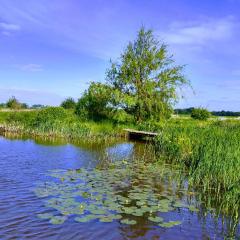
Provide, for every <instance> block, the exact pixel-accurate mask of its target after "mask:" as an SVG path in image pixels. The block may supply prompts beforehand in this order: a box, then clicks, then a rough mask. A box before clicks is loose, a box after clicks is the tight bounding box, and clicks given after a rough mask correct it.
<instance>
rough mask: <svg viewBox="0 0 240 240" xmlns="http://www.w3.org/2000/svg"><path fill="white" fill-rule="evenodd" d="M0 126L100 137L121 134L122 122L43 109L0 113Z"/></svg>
mask: <svg viewBox="0 0 240 240" xmlns="http://www.w3.org/2000/svg"><path fill="white" fill-rule="evenodd" d="M0 123H1V128H2V129H4V130H5V131H9V132H14V133H21V132H25V133H28V134H31V135H33V136H49V137H53V136H58V137H67V138H79V137H90V136H91V137H92V138H99V137H101V138H102V139H105V138H107V137H108V138H109V137H119V136H125V133H124V132H123V131H122V129H123V128H124V127H123V125H119V124H114V123H113V122H110V121H101V122H94V121H82V120H81V119H79V118H78V117H77V116H76V115H75V114H73V112H72V111H71V110H65V109H63V108H53V107H51V108H47V109H43V110H38V111H29V112H22V111H15V112H7V113H6V112H0Z"/></svg>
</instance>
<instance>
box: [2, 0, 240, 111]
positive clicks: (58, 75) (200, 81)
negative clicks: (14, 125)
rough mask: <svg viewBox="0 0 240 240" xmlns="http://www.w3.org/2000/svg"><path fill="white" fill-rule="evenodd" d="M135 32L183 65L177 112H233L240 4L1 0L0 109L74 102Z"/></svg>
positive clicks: (238, 77)
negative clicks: (13, 100) (10, 103)
mask: <svg viewBox="0 0 240 240" xmlns="http://www.w3.org/2000/svg"><path fill="white" fill-rule="evenodd" d="M142 25H144V26H146V27H147V28H152V29H153V30H154V31H155V34H156V36H158V38H159V40H162V41H164V42H166V43H167V44H168V45H169V51H170V52H171V53H172V54H173V55H174V57H175V59H176V61H177V62H178V63H180V64H186V70H185V73H186V75H187V77H188V79H189V80H190V81H191V82H192V86H193V89H194V93H193V92H192V91H191V90H189V89H186V90H184V94H185V96H186V97H185V99H183V100H181V101H180V103H179V104H178V107H189V106H201V107H207V108H208V109H210V110H215V109H216V110H221V109H225V110H234V111H240V98H239V96H240V94H239V93H240V44H239V39H240V0H211V1H209V0H202V1H193V0H171V1H169V0H168V1H167V0H161V1H160V0H111V1H107V0H105V1H104V0H92V1H91V0H51V1H49V0H38V1H36V0H28V1H26V0H0V102H4V101H6V100H7V99H8V98H9V97H10V96H13V95H14V96H16V97H17V98H18V99H19V100H21V101H24V102H27V103H29V104H33V103H42V104H53V105H57V104H59V103H60V102H61V101H62V100H63V99H64V98H65V97H68V96H73V97H74V98H76V99H77V98H78V97H79V96H80V95H81V93H82V92H83V91H84V90H85V89H86V88H87V87H88V84H89V82H90V81H95V80H96V81H104V78H105V71H106V68H107V67H108V66H109V59H110V58H112V59H116V58H117V57H118V56H119V54H120V53H121V52H122V50H123V49H124V47H125V46H126V45H127V43H128V41H129V40H133V39H134V38H135V36H136V32H137V30H138V29H139V28H140V27H141V26H142Z"/></svg>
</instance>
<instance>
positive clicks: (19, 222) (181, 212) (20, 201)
mask: <svg viewBox="0 0 240 240" xmlns="http://www.w3.org/2000/svg"><path fill="white" fill-rule="evenodd" d="M142 157H144V159H149V160H151V159H153V158H154V152H153V151H152V150H151V148H150V147H149V146H148V145H146V144H144V143H141V142H129V141H126V140H124V139H115V140H114V139H112V140H111V141H110V142H109V141H108V142H106V141H102V140H101V139H99V140H97V141H96V140H95V141H91V139H88V140H86V139H78V140H74V141H71V143H69V142H68V141H66V140H64V139H62V138H61V139H57V138H39V137H38V138H33V139H31V137H29V136H26V135H22V136H19V135H11V134H7V135H5V137H3V136H1V137H0V169H1V171H0V213H1V214H0V239H3V240H5V239H64V240H65V239H230V236H231V239H238V238H239V236H240V229H239V222H237V223H236V221H235V222H234V221H231V220H232V219H231V217H229V216H219V217H218V218H216V217H214V214H213V213H214V212H215V208H217V206H213V209H210V210H209V209H204V208H203V207H202V203H201V202H200V201H199V200H198V199H201V198H200V197H199V194H201V193H198V192H194V191H193V192H191V194H188V195H184V194H183V195H182V196H180V197H181V200H183V201H188V202H191V204H195V205H196V206H198V208H199V212H194V211H190V210H189V209H186V208H179V209H175V210H174V211H170V212H166V213H162V214H161V216H162V217H164V219H166V220H169V221H170V220H176V221H177V220H180V221H182V224H180V225H178V226H174V227H172V228H163V227H159V226H156V224H153V223H151V222H150V221H148V219H145V218H142V219H140V220H139V223H138V224H136V225H131V226H130V225H124V224H121V223H120V221H114V222H112V223H101V222H98V221H91V222H88V223H78V222H76V221H74V217H70V218H69V219H68V220H67V221H66V222H65V223H63V224H61V225H53V224H50V223H49V221H47V220H43V219H39V218H38V217H37V214H42V213H47V212H55V210H53V209H49V208H47V207H46V206H45V205H44V201H43V199H41V198H39V197H37V196H36V194H35V193H34V190H35V188H36V187H37V186H38V185H39V184H42V183H43V182H46V181H49V180H50V178H49V177H48V174H47V173H48V171H49V170H54V169H66V170H67V169H79V168H82V167H85V168H94V167H96V166H99V165H101V164H104V163H105V162H106V161H107V162H108V161H112V162H114V161H119V160H123V159H128V160H129V161H130V160H132V159H138V158H142ZM168 171H169V172H171V171H173V170H172V169H171V168H169V170H168ZM172 175H174V173H173V174H172ZM174 181H177V180H176V179H174ZM160 184H161V186H162V188H164V189H166V190H169V192H171V186H172V185H174V182H170V180H169V179H168V178H167V179H165V180H163V182H162V183H160ZM185 185H187V183H185ZM172 194H173V193H172ZM204 197H205V198H204V199H206V196H204ZM207 198H209V199H210V198H211V196H207ZM202 199H203V198H202ZM233 223H235V225H236V226H235V227H234V229H233V228H231V226H229V224H233Z"/></svg>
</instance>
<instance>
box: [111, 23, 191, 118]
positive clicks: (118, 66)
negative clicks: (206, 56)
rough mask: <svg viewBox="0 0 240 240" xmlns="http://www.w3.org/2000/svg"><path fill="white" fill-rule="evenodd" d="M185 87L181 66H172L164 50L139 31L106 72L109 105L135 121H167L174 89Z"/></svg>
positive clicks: (155, 41) (143, 30)
mask: <svg viewBox="0 0 240 240" xmlns="http://www.w3.org/2000/svg"><path fill="white" fill-rule="evenodd" d="M187 83H188V81H187V80H186V78H185V76H184V74H183V66H178V65H176V64H175V61H174V59H173V58H172V56H171V55H169V53H168V51H167V46H166V45H165V44H163V43H160V42H159V41H158V40H157V38H156V37H154V35H153V32H152V31H151V30H145V29H144V28H143V27H142V28H141V29H140V31H139V32H138V35H137V38H136V40H135V41H133V42H130V43H129V44H128V46H127V48H126V49H125V51H124V52H123V53H122V54H121V56H120V59H119V60H118V61H117V62H111V67H110V69H108V70H107V85H108V87H111V89H112V91H111V105H112V106H114V107H115V109H123V110H125V111H126V113H128V114H131V115H133V116H134V117H135V119H136V120H137V121H143V120H149V119H154V120H159V119H161V118H165V117H168V116H169V115H170V114H171V112H172V109H173V105H174V104H175V103H176V102H177V100H178V94H177V91H178V89H179V88H181V87H182V86H183V85H185V84H187Z"/></svg>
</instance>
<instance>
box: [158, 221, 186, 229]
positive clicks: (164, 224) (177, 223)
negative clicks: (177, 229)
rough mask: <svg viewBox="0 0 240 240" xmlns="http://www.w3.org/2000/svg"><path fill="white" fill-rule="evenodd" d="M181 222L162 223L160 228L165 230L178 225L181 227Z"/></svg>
mask: <svg viewBox="0 0 240 240" xmlns="http://www.w3.org/2000/svg"><path fill="white" fill-rule="evenodd" d="M180 224H181V222H180V221H169V222H165V223H160V224H159V226H160V227H164V228H171V227H174V226H177V225H180Z"/></svg>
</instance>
